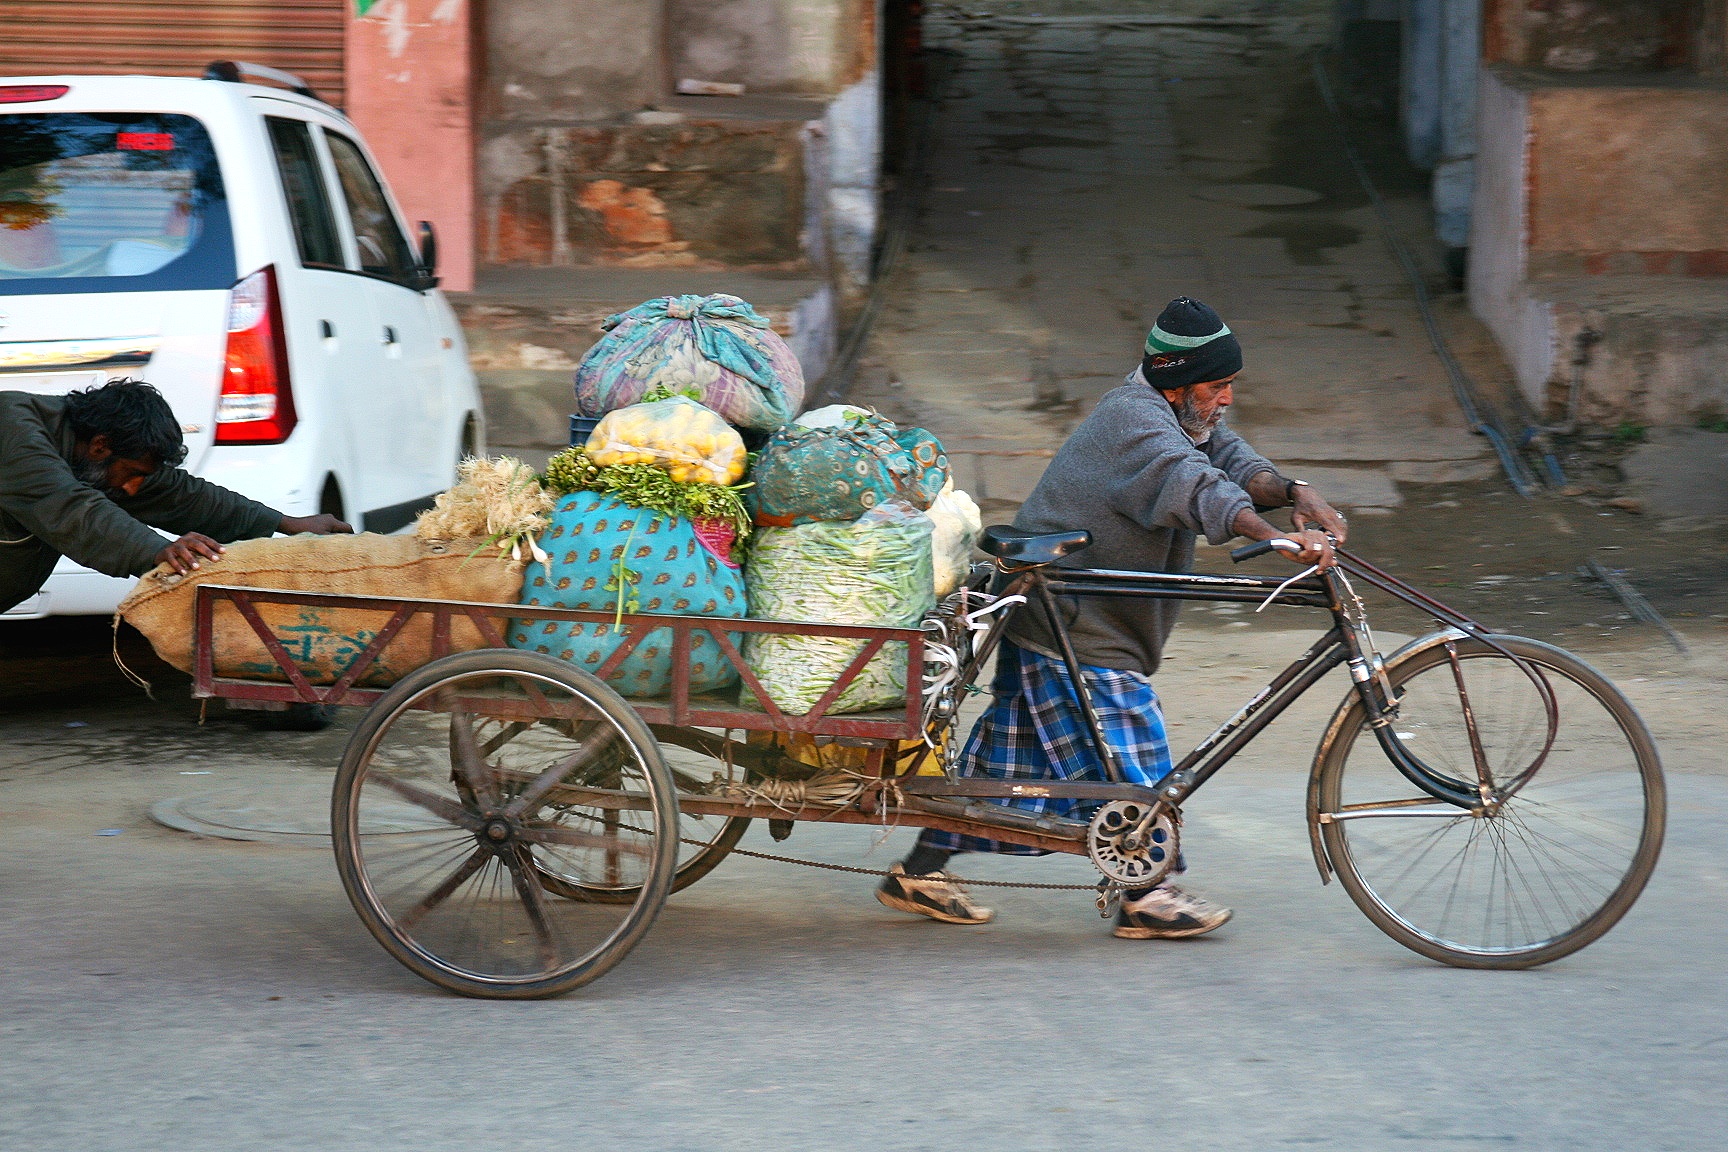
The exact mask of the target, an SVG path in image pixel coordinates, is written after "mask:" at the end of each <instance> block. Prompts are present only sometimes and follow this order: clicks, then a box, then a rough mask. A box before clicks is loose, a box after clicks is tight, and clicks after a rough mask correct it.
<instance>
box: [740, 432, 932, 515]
mask: <svg viewBox="0 0 1728 1152" xmlns="http://www.w3.org/2000/svg"><path fill="white" fill-rule="evenodd" d="M750 480H751V488H750V489H749V491H748V492H746V494H745V499H746V500H748V501H749V502H750V503H751V506H752V508H753V509H754V511H755V519H756V523H757V524H759V525H761V526H762V527H765V528H789V527H791V526H793V525H795V524H810V523H814V522H816V521H821V520H845V521H852V520H856V519H858V517H860V516H862V515H863V514H864V513H866V512H868V511H869V510H870V509H872V508H875V507H877V506H879V505H883V504H887V503H888V502H889V501H891V500H899V501H900V502H901V503H904V504H907V505H910V506H911V507H913V508H916V509H918V510H920V511H922V510H924V509H926V508H928V507H930V505H931V503H932V502H933V501H935V499H936V497H937V495H938V494H939V493H941V491H942V486H943V485H944V484H946V483H947V482H948V457H947V455H946V454H944V453H943V451H942V442H941V441H940V440H938V439H936V437H934V436H932V435H931V434H930V433H928V432H926V431H924V429H922V428H906V429H901V428H900V427H898V426H897V425H895V424H894V423H893V422H892V421H890V420H884V419H883V418H882V417H880V416H875V415H870V414H861V415H853V416H850V417H848V418H847V420H846V422H845V423H844V424H841V425H839V426H837V427H830V428H807V427H805V426H803V425H801V424H788V425H787V426H786V427H784V428H782V429H780V430H779V431H778V432H776V433H774V435H773V437H772V438H770V439H769V441H768V443H767V445H766V446H765V447H764V448H763V449H762V455H761V458H760V459H759V460H757V462H756V467H755V468H754V469H753V470H752V471H751V473H750Z"/></svg>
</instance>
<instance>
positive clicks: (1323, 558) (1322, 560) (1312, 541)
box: [1278, 513, 1342, 570]
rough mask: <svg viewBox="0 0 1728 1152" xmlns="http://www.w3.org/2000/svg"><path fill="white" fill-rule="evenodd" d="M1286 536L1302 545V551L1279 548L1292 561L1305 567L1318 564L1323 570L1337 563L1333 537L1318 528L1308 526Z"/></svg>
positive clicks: (1281, 553) (1280, 552)
mask: <svg viewBox="0 0 1728 1152" xmlns="http://www.w3.org/2000/svg"><path fill="white" fill-rule="evenodd" d="M1334 515H1336V513H1334ZM1284 538H1285V539H1286V540H1292V541H1295V542H1296V543H1297V544H1300V545H1301V546H1302V550H1301V551H1300V552H1295V551H1291V550H1290V549H1288V548H1280V549H1278V552H1279V554H1280V555H1282V556H1283V557H1284V558H1285V559H1287V560H1289V561H1291V562H1292V563H1296V564H1300V565H1302V566H1303V567H1304V568H1306V567H1307V566H1308V565H1310V564H1317V565H1319V566H1320V568H1321V569H1322V570H1324V569H1327V568H1330V567H1332V565H1333V564H1335V563H1337V560H1336V558H1335V557H1334V556H1333V555H1332V537H1330V536H1328V535H1327V534H1326V533H1325V532H1322V531H1321V530H1320V529H1318V528H1307V529H1304V530H1303V531H1301V532H1291V533H1288V534H1287V535H1286V536H1285V537H1284ZM1340 542H1342V541H1340Z"/></svg>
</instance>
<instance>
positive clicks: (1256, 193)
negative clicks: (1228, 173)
mask: <svg viewBox="0 0 1728 1152" xmlns="http://www.w3.org/2000/svg"><path fill="white" fill-rule="evenodd" d="M1189 195H1191V196H1193V197H1195V198H1196V199H1199V200H1213V201H1216V202H1217V203H1219V204H1240V205H1241V206H1243V207H1244V208H1284V207H1288V206H1290V205H1293V204H1312V203H1314V201H1316V200H1324V199H1325V197H1324V196H1322V195H1321V194H1320V193H1318V192H1316V191H1314V190H1313V189H1312V188H1297V187H1295V186H1293V185H1290V184H1214V185H1211V186H1210V187H1206V188H1198V189H1196V190H1194V191H1193V192H1191V193H1189Z"/></svg>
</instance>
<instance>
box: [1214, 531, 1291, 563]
mask: <svg viewBox="0 0 1728 1152" xmlns="http://www.w3.org/2000/svg"><path fill="white" fill-rule="evenodd" d="M1274 551H1277V552H1300V551H1302V545H1300V544H1298V543H1296V541H1294V540H1285V539H1283V538H1282V537H1279V538H1277V539H1273V540H1256V541H1255V542H1254V543H1252V544H1244V545H1243V546H1242V547H1240V548H1238V549H1236V550H1235V551H1233V552H1231V553H1230V559H1232V560H1234V561H1235V562H1236V563H1238V564H1240V563H1242V561H1244V560H1252V559H1254V557H1256V556H1264V555H1266V553H1268V552H1274Z"/></svg>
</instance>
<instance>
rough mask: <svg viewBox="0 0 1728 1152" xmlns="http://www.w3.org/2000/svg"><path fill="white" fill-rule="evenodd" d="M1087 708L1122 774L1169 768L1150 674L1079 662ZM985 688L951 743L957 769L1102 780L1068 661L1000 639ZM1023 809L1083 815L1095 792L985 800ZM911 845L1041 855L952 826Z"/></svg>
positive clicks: (1138, 779) (1130, 778) (1135, 779)
mask: <svg viewBox="0 0 1728 1152" xmlns="http://www.w3.org/2000/svg"><path fill="white" fill-rule="evenodd" d="M1080 671H1081V672H1082V674H1083V675H1084V676H1085V678H1086V687H1087V688H1088V689H1089V690H1090V692H1091V695H1092V707H1093V708H1094V709H1095V710H1096V711H1097V713H1098V724H1099V727H1100V728H1102V729H1103V732H1104V740H1105V742H1106V743H1107V744H1109V745H1110V748H1111V750H1112V751H1113V752H1114V753H1115V756H1116V762H1117V764H1118V766H1119V767H1120V768H1121V771H1122V777H1123V780H1124V781H1126V782H1127V783H1130V784H1152V783H1155V782H1156V781H1157V780H1158V779H1159V778H1160V777H1162V776H1163V775H1164V774H1165V773H1166V772H1168V771H1169V770H1170V745H1169V743H1168V741H1167V740H1166V739H1165V736H1164V712H1163V710H1162V709H1161V708H1160V707H1159V706H1158V696H1157V693H1155V692H1153V691H1152V684H1151V681H1150V680H1148V679H1147V678H1146V677H1145V676H1142V675H1140V674H1139V673H1137V672H1124V671H1121V670H1119V669H1116V668H1097V667H1093V666H1092V665H1089V664H1082V665H1081V666H1080ZM990 691H991V694H992V695H994V696H995V698H996V699H995V703H993V704H992V705H991V706H990V708H989V710H988V711H986V712H985V713H984V715H983V716H981V717H980V718H979V720H978V723H977V724H976V725H975V726H974V727H973V729H972V735H971V736H970V737H968V738H967V740H966V745H965V747H964V748H963V749H962V750H961V752H960V761H959V773H960V775H962V776H988V777H993V778H995V779H998V780H1099V781H1103V780H1107V779H1108V777H1107V776H1105V774H1104V766H1103V765H1102V764H1101V763H1100V762H1099V760H1098V754H1097V752H1096V750H1095V749H1094V748H1093V746H1092V737H1091V734H1090V733H1088V732H1087V730H1086V717H1085V714H1084V713H1082V712H1081V711H1080V701H1079V697H1078V696H1077V695H1076V694H1075V692H1074V683H1073V680H1072V679H1071V678H1070V677H1069V675H1068V667H1067V665H1066V664H1064V663H1063V662H1062V661H1060V660H1057V659H1054V658H1052V657H1049V656H1043V655H1040V654H1039V653H1037V652H1031V651H1028V650H1027V649H1025V648H1021V647H1018V646H1017V645H1015V644H1012V643H1010V642H1008V641H1007V640H1004V641H1003V642H1002V646H1001V648H1000V649H999V650H998V654H997V657H996V677H995V679H994V680H992V681H991V683H990ZM990 803H998V804H1006V805H1008V806H1010V807H1013V808H1017V809H1020V810H1021V811H1024V812H1030V813H1035V814H1038V815H1042V816H1057V817H1062V818H1064V819H1078V820H1085V819H1089V818H1090V817H1091V815H1092V813H1093V812H1094V811H1096V810H1097V809H1098V807H1099V806H1100V802H1099V801H1083V800H1065V799H1053V798H1050V797H1024V798H1015V799H1004V800H992V801H990ZM918 843H919V844H920V845H921V846H927V847H930V848H942V849H946V850H948V851H950V852H1002V853H1006V854H1009V855H1014V856H1044V855H1048V852H1047V850H1046V849H1042V848H1029V847H1026V846H1025V845H1021V844H1005V843H1003V842H1001V841H998V840H987V839H984V838H983V837H980V836H966V835H963V834H961V833H959V832H942V831H938V830H936V829H934V828H926V829H925V830H924V832H923V834H922V835H920V836H919V838H918Z"/></svg>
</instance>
